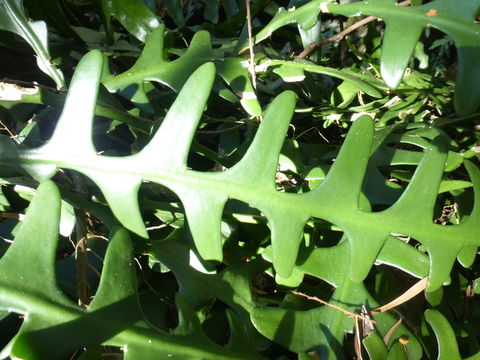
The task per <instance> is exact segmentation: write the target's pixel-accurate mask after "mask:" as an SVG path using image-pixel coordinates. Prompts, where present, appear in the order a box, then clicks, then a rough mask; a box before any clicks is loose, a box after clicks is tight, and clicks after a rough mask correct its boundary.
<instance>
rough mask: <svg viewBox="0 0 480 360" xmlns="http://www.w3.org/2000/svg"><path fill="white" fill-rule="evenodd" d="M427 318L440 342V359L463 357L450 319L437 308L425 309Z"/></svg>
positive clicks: (453, 359) (454, 359)
mask: <svg viewBox="0 0 480 360" xmlns="http://www.w3.org/2000/svg"><path fill="white" fill-rule="evenodd" d="M425 319H426V320H427V322H428V324H429V325H430V326H431V327H432V328H433V331H434V332H435V335H436V337H437V343H438V359H439V360H443V359H452V360H456V359H461V356H460V353H459V351H458V345H457V340H456V338H455V333H454V332H453V330H452V328H451V326H450V324H449V323H448V320H447V319H446V318H445V317H444V316H443V315H442V314H441V313H440V312H439V311H437V310H433V309H429V310H427V311H425Z"/></svg>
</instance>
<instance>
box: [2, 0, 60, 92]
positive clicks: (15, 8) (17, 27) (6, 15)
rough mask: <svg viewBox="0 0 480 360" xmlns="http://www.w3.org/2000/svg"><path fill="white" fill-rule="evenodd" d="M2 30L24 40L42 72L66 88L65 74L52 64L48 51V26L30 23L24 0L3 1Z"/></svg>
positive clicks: (40, 22)
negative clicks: (23, 3) (30, 48)
mask: <svg viewBox="0 0 480 360" xmlns="http://www.w3.org/2000/svg"><path fill="white" fill-rule="evenodd" d="M0 30H6V31H10V32H13V33H16V34H17V35H20V36H21V37H22V38H24V39H25V41H26V42H27V43H28V44H29V45H30V46H31V47H32V49H33V51H35V54H36V55H37V64H38V67H39V68H40V70H42V71H43V72H44V73H45V74H47V75H48V76H50V77H51V78H52V79H53V80H54V81H55V84H57V88H58V89H63V88H65V80H64V78H63V74H62V72H61V71H60V70H59V69H58V68H57V67H56V66H55V65H54V64H53V63H52V58H51V56H50V53H49V51H48V39H47V36H48V34H47V25H46V24H45V22H43V21H29V20H28V19H27V17H26V16H25V14H24V11H23V6H22V0H2V2H1V3H0Z"/></svg>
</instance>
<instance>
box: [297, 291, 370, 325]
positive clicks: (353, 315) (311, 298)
mask: <svg viewBox="0 0 480 360" xmlns="http://www.w3.org/2000/svg"><path fill="white" fill-rule="evenodd" d="M290 293H292V294H293V295H297V296H302V297H304V298H306V299H308V300H312V301H316V302H319V303H320V304H323V305H325V306H329V307H331V308H333V309H335V310H338V311H341V312H342V313H344V314H345V315H347V316H350V317H352V318H354V319H360V320H362V321H370V322H372V323H374V324H375V321H374V320H372V319H368V318H366V317H365V316H362V315H360V314H356V313H353V312H351V311H348V310H345V309H344V308H342V307H340V306H338V305H334V304H330V303H329V302H327V301H325V300H322V299H320V298H318V297H316V296H310V295H307V294H304V293H301V292H299V291H290Z"/></svg>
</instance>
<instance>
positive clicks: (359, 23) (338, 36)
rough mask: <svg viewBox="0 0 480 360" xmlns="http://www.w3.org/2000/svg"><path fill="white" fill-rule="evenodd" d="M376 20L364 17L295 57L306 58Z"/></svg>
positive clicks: (400, 3)
mask: <svg viewBox="0 0 480 360" xmlns="http://www.w3.org/2000/svg"><path fill="white" fill-rule="evenodd" d="M410 3H411V2H410V0H405V1H401V2H399V3H397V5H398V6H408V5H410ZM376 19H377V18H376V17H375V16H368V17H366V18H364V19H362V20H360V21H357V22H356V23H355V24H353V25H351V26H349V27H348V28H346V29H344V30H343V31H341V32H339V33H338V34H336V35H334V36H332V37H329V38H326V39H323V40H320V41H316V42H313V43H311V44H310V45H308V47H307V48H306V49H305V50H303V51H302V52H301V53H300V54H299V55H298V56H297V59H304V58H306V57H307V56H308V54H310V53H311V52H312V51H313V50H315V49H316V48H317V47H319V46H323V45H326V44H330V43H333V42H336V41H340V40H342V39H343V38H344V37H345V36H347V35H348V34H350V33H351V32H352V31H355V30H357V29H358V28H360V27H362V26H363V25H366V24H368V23H369V22H372V21H373V20H376Z"/></svg>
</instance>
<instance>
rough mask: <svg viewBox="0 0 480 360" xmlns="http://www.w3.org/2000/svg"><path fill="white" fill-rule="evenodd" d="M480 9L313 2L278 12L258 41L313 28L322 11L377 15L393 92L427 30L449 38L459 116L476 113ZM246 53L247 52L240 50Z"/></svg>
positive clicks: (442, 0)
mask: <svg viewBox="0 0 480 360" xmlns="http://www.w3.org/2000/svg"><path fill="white" fill-rule="evenodd" d="M479 9H480V1H479V0H461V1H454V2H452V1H449V0H435V1H431V2H429V3H428V4H425V5H421V6H403V7H401V6H397V4H396V2H395V1H361V2H352V3H349V4H342V5H340V4H332V3H330V2H328V1H326V0H315V1H310V2H308V3H307V4H306V5H303V6H301V7H300V8H298V9H290V10H291V11H286V10H285V9H280V11H279V12H278V14H277V15H276V16H275V17H274V18H273V19H272V21H271V22H270V23H269V24H268V25H267V26H265V27H264V28H263V29H262V30H261V31H260V32H259V33H258V34H257V35H256V37H255V42H260V41H262V40H264V39H265V38H267V37H268V36H270V34H271V33H272V32H273V31H275V30H277V29H279V28H280V27H282V26H285V25H288V24H291V23H298V24H300V25H301V26H302V28H303V29H305V30H306V29H309V28H310V27H312V26H313V25H314V24H315V22H316V19H317V16H318V15H319V13H320V11H321V10H322V11H324V12H332V13H335V14H341V15H345V16H357V15H359V14H363V15H373V16H376V17H378V18H380V19H382V20H383V21H384V22H385V23H386V30H385V34H384V39H383V46H382V58H381V72H382V76H383V79H384V80H385V82H386V83H387V85H388V86H389V87H391V88H395V87H397V86H398V85H399V83H400V81H401V79H402V77H403V75H404V73H405V69H406V67H407V65H408V63H409V61H410V57H411V55H412V53H413V51H414V49H415V46H416V44H417V42H418V40H419V38H420V35H421V33H422V31H423V29H425V28H426V27H428V26H433V27H435V28H437V29H439V30H441V31H443V32H445V33H446V34H448V35H449V36H451V37H452V38H453V40H454V42H455V45H456V47H457V56H458V64H457V79H456V84H457V85H456V91H455V108H456V110H457V112H459V113H460V114H470V113H473V112H475V110H477V109H478V104H479V102H480V86H479V84H478V81H477V80H476V79H478V78H479V76H480V70H479V69H480V62H479V61H480V60H479V59H480V46H479V43H480V25H479V24H476V23H475V22H474V20H475V16H476V15H478V11H479ZM242 49H245V46H242Z"/></svg>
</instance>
